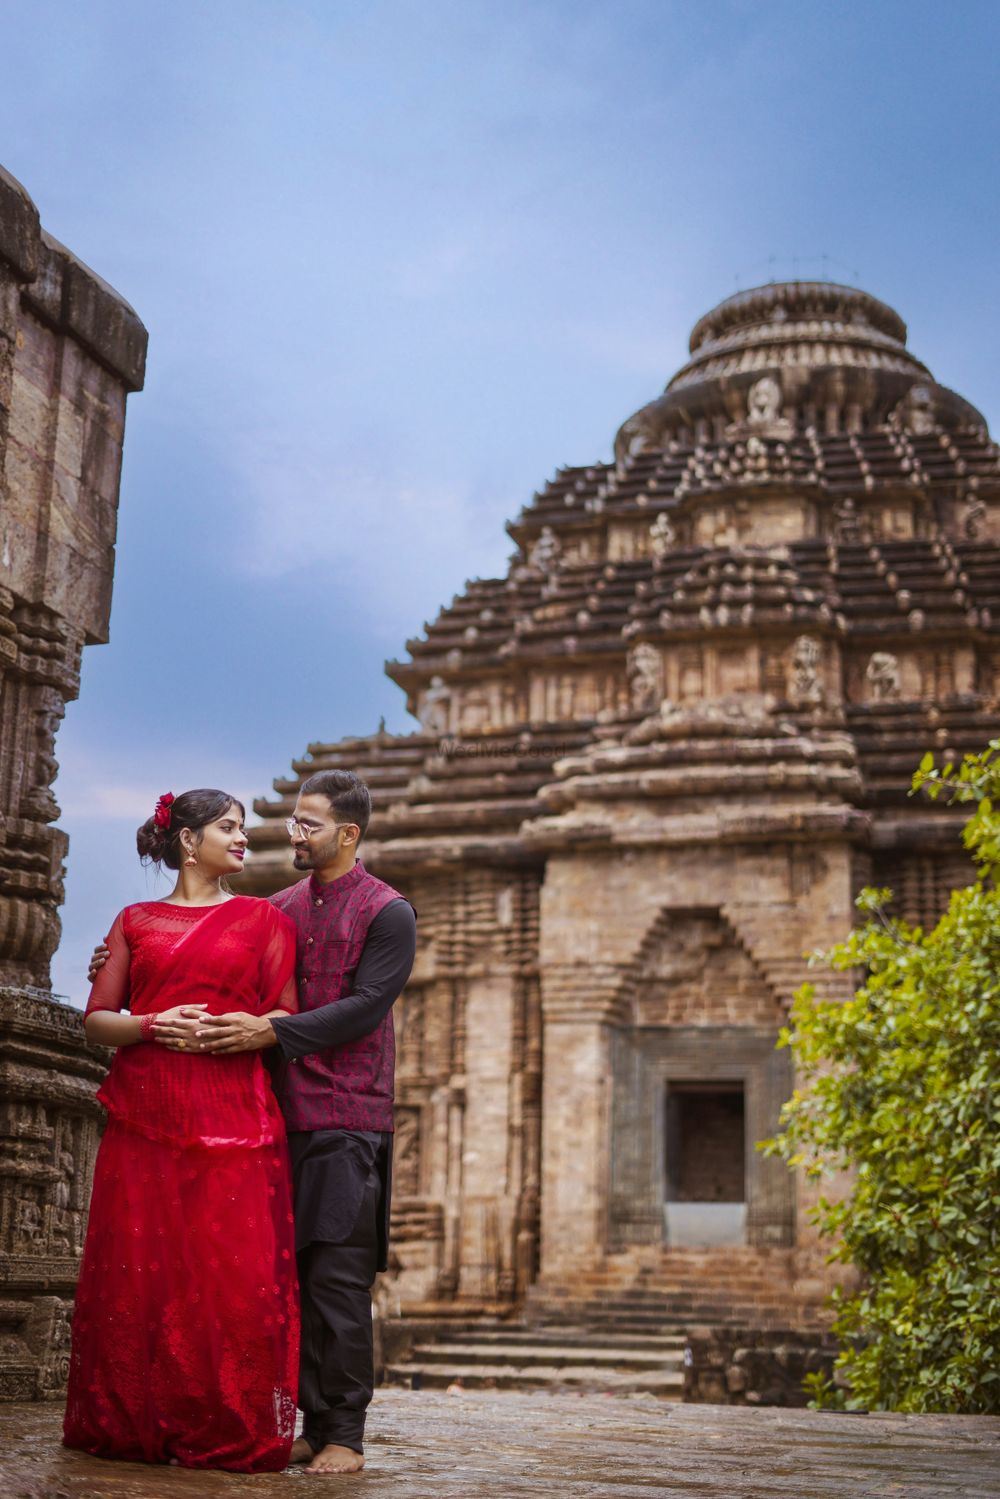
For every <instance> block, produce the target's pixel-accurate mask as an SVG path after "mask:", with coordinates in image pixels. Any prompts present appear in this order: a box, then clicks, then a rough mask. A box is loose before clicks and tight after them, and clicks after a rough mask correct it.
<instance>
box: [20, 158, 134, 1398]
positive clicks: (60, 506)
mask: <svg viewBox="0 0 1000 1499" xmlns="http://www.w3.org/2000/svg"><path fill="white" fill-rule="evenodd" d="M145 358H146V330H145V328H144V327H143V326H142V323H141V322H140V321H139V319H138V317H137V316H136V314H135V313H134V312H133V311H132V309H131V308H130V307H129V306H128V304H127V303H126V302H124V301H123V300H122V298H121V297H119V296H118V294H117V292H115V291H113V290H112V289H111V287H109V286H108V285H107V284H106V283H105V282H103V281H102V280H101V279H100V278H99V277H98V276H96V275H95V274H94V272H93V271H91V270H89V269H88V268H87V267H86V266H85V265H83V264H81V262H80V261H78V260H77V259H76V258H75V257H74V256H73V255H72V254H71V252H70V251H69V250H67V249H66V248H65V247H64V246H63V245H61V244H59V243H58V241H57V240H54V239H53V238H52V237H51V236H50V235H48V234H46V233H45V231H44V230H43V229H42V228H41V226H40V224H39V220H38V212H37V209H36V208H35V206H34V204H33V203H32V201H31V199H30V198H29V197H28V195H27V193H26V192H25V191H24V189H23V188H22V187H21V186H20V184H19V183H17V182H15V181H14V179H13V178H12V177H10V176H8V175H7V174H6V173H5V172H4V171H3V170H2V168H0V1038H2V1043H3V1044H2V1060H0V1084H2V1087H0V1288H2V1290H0V1399H21V1400H24V1399H34V1398H38V1397H44V1396H48V1395H58V1394H59V1393H61V1390H62V1387H63V1382H64V1379H65V1373H66V1366H67V1360H68V1355H69V1315H70V1312H71V1310H72V1300H71V1298H72V1294H73V1287H74V1285H75V1283H76V1276H77V1268H78V1265H79V1257H80V1252H81V1250H82V1247H83V1232H84V1225H85V1221H86V1211H87V1203H88V1198H89V1191H90V1179H91V1171H92V1168H93V1160H94V1155H95V1152H96V1148H97V1138H98V1116H99V1115H100V1114H101V1113H102V1110H100V1109H99V1107H98V1105H97V1104H96V1103H95V1102H94V1092H95V1089H96V1086H97V1083H98V1082H99V1080H100V1078H101V1077H102V1076H103V1073H104V1069H105V1062H104V1058H103V1055H102V1054H101V1053H95V1052H94V1051H93V1049H89V1050H88V1048H86V1046H85V1045H84V1039H83V1031H82V1027H81V1025H80V1013H79V1011H78V1010H76V1009H73V1008H71V1007H70V1006H69V1005H65V1004H61V1003H59V1002H58V1001H57V1000H55V999H54V998H53V997H52V995H51V994H50V993H49V992H48V986H49V960H50V958H51V956H52V953H53V952H54V951H55V948H56V945H57V943H58V941H59V931H60V926H59V915H58V910H59V906H60V904H61V902H62V899H63V861H64V859H65V857H66V850H67V841H68V840H67V838H66V835H65V833H62V832H60V830H59V829H58V828H57V827H56V826H55V825H54V824H55V819H56V818H57V817H58V815H59V808H58V806H57V805H56V801H55V797H54V795H53V792H52V789H51V787H52V782H53V780H54V779H55V775H56V770H57V768H58V767H57V764H56V759H55V736H56V731H57V729H58V727H59V724H60V721H61V719H62V716H63V712H64V710H65V706H66V703H67V702H69V701H70V700H71V699H72V698H75V697H76V695H77V693H78V691H79V686H80V675H79V673H80V655H81V652H82V650H83V648H84V647H85V646H87V645H93V644H98V643H100V642H102V641H105V640H107V638H108V615H109V611H110V607H111V584H112V575H113V570H114V542H115V529H116V523H117V512H118V485H119V475H120V467H121V453H122V441H123V437H124V427H125V398H126V395H127V393H128V392H129V391H135V390H139V389H141V387H142V383H143V374H144V366H145Z"/></svg>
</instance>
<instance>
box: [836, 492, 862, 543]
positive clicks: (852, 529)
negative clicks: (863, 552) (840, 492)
mask: <svg viewBox="0 0 1000 1499" xmlns="http://www.w3.org/2000/svg"><path fill="white" fill-rule="evenodd" d="M833 539H834V541H841V542H848V543H850V542H852V541H861V540H862V536H861V517H860V515H859V514H858V507H857V505H856V504H855V503H854V501H853V500H852V499H851V497H850V495H848V497H847V498H846V499H844V500H841V502H840V504H839V505H838V506H837V508H836V509H835V510H834V512H833Z"/></svg>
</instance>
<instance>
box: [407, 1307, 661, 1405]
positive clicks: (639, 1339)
mask: <svg viewBox="0 0 1000 1499" xmlns="http://www.w3.org/2000/svg"><path fill="white" fill-rule="evenodd" d="M684 1347H685V1338H684V1334H683V1332H681V1331H679V1330H672V1331H665V1332H659V1333H654V1332H647V1333H633V1332H625V1333H622V1332H617V1331H613V1330H610V1329H607V1328H604V1329H600V1330H598V1329H594V1328H589V1327H573V1326H568V1325H566V1324H560V1325H559V1326H557V1327H528V1326H525V1325H523V1324H520V1325H518V1324H514V1325H511V1326H509V1327H504V1326H499V1325H495V1324H494V1325H484V1324H481V1323H471V1324H466V1325H464V1326H460V1327H456V1328H454V1329H450V1330H449V1331H448V1332H446V1333H445V1334H444V1335H443V1336H441V1337H440V1338H434V1339H428V1340H426V1341H418V1342H416V1343H414V1344H413V1345H412V1346H411V1347H410V1349H409V1350H408V1352H407V1353H406V1354H405V1355H404V1356H403V1357H401V1358H399V1359H397V1360H395V1361H394V1362H391V1363H388V1364H387V1365H386V1368H385V1382H386V1383H387V1384H396V1385H400V1384H402V1385H408V1386H409V1387H410V1388H411V1389H438V1390H440V1389H448V1388H449V1387H454V1386H460V1387H461V1388H462V1389H466V1390H475V1389H492V1390H522V1391H525V1390H542V1389H548V1390H577V1391H579V1392H580V1393H593V1392H595V1391H612V1392H614V1393H617V1394H624V1393H629V1392H637V1391H645V1392H647V1393H649V1394H652V1395H657V1396H659V1397H660V1398H661V1399H667V1400H681V1399H683V1395H684Z"/></svg>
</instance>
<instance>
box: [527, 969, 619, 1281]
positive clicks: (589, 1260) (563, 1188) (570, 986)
mask: <svg viewBox="0 0 1000 1499" xmlns="http://www.w3.org/2000/svg"><path fill="white" fill-rule="evenodd" d="M616 977H617V975H616V974H615V973H614V972H613V971H612V970H608V969H605V968H603V967H600V966H598V967H597V968H595V967H593V966H591V967H584V966H582V965H579V966H577V965H569V964H567V965H565V966H564V967H559V968H550V969H547V970H546V971H545V972H544V974H543V980H542V1015H543V1019H544V1025H545V1041H544V1054H545V1071H544V1081H543V1092H542V1252H541V1278H542V1280H543V1281H545V1282H552V1281H554V1280H555V1281H558V1280H559V1279H561V1278H562V1277H563V1276H564V1275H565V1273H566V1272H567V1271H571V1270H573V1269H583V1268H592V1267H593V1266H595V1265H598V1264H600V1263H601V1261H602V1260H603V1258H604V1255H605V1254H606V1253H607V1247H608V1180H609V1174H610V1146H611V1078H612V1042H613V1039H614V1029H613V1023H614V1022H615V1021H616V1020H617V1019H618V1014H617V1008H616V1000H615V995H614V987H615V985H614V980H615V978H616Z"/></svg>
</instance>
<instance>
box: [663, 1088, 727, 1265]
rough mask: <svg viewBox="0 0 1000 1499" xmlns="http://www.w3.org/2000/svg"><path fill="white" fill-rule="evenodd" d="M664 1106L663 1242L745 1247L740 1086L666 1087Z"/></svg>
mask: <svg viewBox="0 0 1000 1499" xmlns="http://www.w3.org/2000/svg"><path fill="white" fill-rule="evenodd" d="M665 1102H666V1107H665V1118H664V1125H665V1139H664V1147H665V1149H664V1164H665V1178H666V1179H665V1183H664V1186H665V1193H664V1196H665V1202H666V1211H665V1227H666V1234H667V1239H668V1241H669V1242H671V1243H674V1244H678V1245H680V1244H685V1245H696V1244H706V1245H710V1244H737V1243H743V1242H745V1228H746V1108H745V1098H744V1089H743V1084H742V1082H731V1083H730V1082H716V1081H713V1082H706V1083H699V1082H682V1083H675V1082H671V1083H668V1085H667V1092H666V1101H665Z"/></svg>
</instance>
